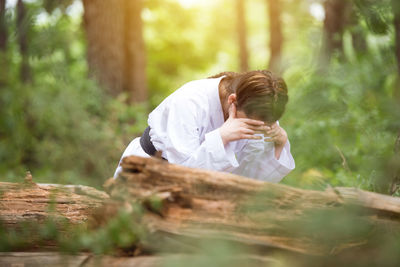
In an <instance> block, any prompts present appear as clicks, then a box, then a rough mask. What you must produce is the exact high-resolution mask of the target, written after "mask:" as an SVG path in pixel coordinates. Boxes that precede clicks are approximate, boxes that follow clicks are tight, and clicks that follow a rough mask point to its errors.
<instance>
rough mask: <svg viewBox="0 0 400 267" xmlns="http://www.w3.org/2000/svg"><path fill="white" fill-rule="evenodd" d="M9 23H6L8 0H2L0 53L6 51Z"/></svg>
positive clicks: (0, 9) (0, 8)
mask: <svg viewBox="0 0 400 267" xmlns="http://www.w3.org/2000/svg"><path fill="white" fill-rule="evenodd" d="M6 46H7V25H6V0H0V53H1V52H5V51H6Z"/></svg>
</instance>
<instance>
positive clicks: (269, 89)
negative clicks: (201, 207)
mask: <svg viewBox="0 0 400 267" xmlns="http://www.w3.org/2000/svg"><path fill="white" fill-rule="evenodd" d="M222 76H225V77H224V78H223V79H222V80H223V81H224V82H225V81H226V83H225V84H226V86H225V88H226V91H227V92H226V93H227V96H229V94H233V93H235V94H236V99H237V100H236V103H235V104H236V106H237V109H238V110H242V111H243V112H244V113H245V114H246V115H247V116H248V117H253V118H257V119H259V120H263V121H265V122H268V123H273V122H275V121H277V120H278V119H279V118H280V117H282V115H283V113H284V111H285V106H286V103H287V102H288V100H289V97H288V92H287V86H286V83H285V81H284V80H283V79H282V78H280V77H277V76H275V75H274V74H272V72H270V71H267V70H255V71H249V72H244V73H235V72H221V73H219V74H217V75H214V76H212V77H209V78H219V77H222Z"/></svg>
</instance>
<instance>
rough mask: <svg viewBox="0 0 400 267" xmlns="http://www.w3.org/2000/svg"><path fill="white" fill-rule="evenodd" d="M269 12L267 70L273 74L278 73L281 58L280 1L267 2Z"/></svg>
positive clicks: (271, 0)
mask: <svg viewBox="0 0 400 267" xmlns="http://www.w3.org/2000/svg"><path fill="white" fill-rule="evenodd" d="M267 3H268V7H269V8H268V11H269V28H270V31H269V32H270V52H271V58H270V60H269V66H268V68H269V69H270V70H272V71H274V72H277V73H280V72H281V71H282V69H281V57H282V44H283V34H282V23H281V13H282V7H281V1H280V0H267Z"/></svg>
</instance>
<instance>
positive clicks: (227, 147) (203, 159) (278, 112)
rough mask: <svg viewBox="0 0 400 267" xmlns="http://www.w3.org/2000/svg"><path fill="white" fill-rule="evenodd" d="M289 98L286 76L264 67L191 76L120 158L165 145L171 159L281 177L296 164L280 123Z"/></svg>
mask: <svg viewBox="0 0 400 267" xmlns="http://www.w3.org/2000/svg"><path fill="white" fill-rule="evenodd" d="M287 101H288V95H287V87H286V84H285V82H284V81H283V79H281V78H279V77H276V76H275V75H273V74H272V73H271V72H269V71H265V70H263V71H250V72H245V73H233V72H224V73H221V74H218V75H216V76H213V77H211V78H207V79H202V80H195V81H191V82H189V83H186V84H185V85H183V86H182V87H181V88H179V89H178V90H176V91H175V92H174V93H172V94H171V95H170V96H168V97H167V98H166V99H165V100H164V101H163V102H162V103H161V104H160V105H159V106H158V107H157V108H156V109H154V110H153V111H152V112H151V113H150V115H149V118H148V125H149V127H148V128H147V129H146V131H145V132H144V133H143V135H142V136H141V137H137V138H135V139H134V140H133V141H132V142H131V143H130V144H129V145H128V147H127V148H126V150H125V152H124V153H123V155H122V157H121V160H122V158H124V157H126V156H130V155H136V156H142V157H149V156H152V155H154V154H155V153H156V152H157V151H161V155H162V157H163V158H164V159H166V160H168V162H170V163H174V164H180V165H184V166H188V167H195V168H204V169H209V170H215V171H226V172H231V173H235V174H239V175H243V176H247V177H251V178H255V179H259V180H264V181H270V182H279V181H280V180H281V179H282V178H283V177H284V176H286V175H287V174H288V173H289V172H290V171H291V170H293V169H294V167H295V163H294V160H293V157H292V155H291V153H290V144H289V140H288V137H287V134H286V132H285V130H284V129H283V128H282V127H280V126H279V123H278V120H279V118H280V117H281V116H282V114H283V112H284V110H285V105H286V103H287ZM120 171H121V166H118V168H117V169H116V171H115V174H114V177H117V176H118V173H119V172H120Z"/></svg>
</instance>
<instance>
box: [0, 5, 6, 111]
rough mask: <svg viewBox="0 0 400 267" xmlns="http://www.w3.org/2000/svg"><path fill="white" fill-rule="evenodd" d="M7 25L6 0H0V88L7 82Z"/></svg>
mask: <svg viewBox="0 0 400 267" xmlns="http://www.w3.org/2000/svg"><path fill="white" fill-rule="evenodd" d="M7 37H8V33H7V24H6V0H0V87H1V86H2V85H4V84H5V83H6V80H7V69H6V66H7V60H6V50H7ZM0 105H1V100H0Z"/></svg>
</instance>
